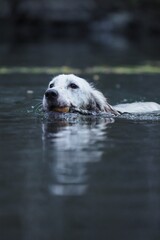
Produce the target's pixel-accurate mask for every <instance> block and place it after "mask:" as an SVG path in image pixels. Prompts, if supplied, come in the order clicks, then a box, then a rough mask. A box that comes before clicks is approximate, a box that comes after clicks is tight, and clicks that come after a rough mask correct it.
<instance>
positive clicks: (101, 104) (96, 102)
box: [91, 89, 119, 115]
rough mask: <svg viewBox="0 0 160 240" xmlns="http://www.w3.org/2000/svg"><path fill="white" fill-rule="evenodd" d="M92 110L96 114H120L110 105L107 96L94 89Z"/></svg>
mask: <svg viewBox="0 0 160 240" xmlns="http://www.w3.org/2000/svg"><path fill="white" fill-rule="evenodd" d="M91 109H92V110H94V111H96V112H108V113H113V114H114V115H119V113H118V112H117V111H116V110H115V109H113V108H112V106H111V105H109V103H108V102H107V99H106V98H105V96H104V95H103V94H102V93H101V92H100V91H98V90H95V89H93V91H92V93H91Z"/></svg>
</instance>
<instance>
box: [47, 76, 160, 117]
mask: <svg viewBox="0 0 160 240" xmlns="http://www.w3.org/2000/svg"><path fill="white" fill-rule="evenodd" d="M43 109H44V111H47V112H48V111H53V112H62V113H66V112H79V113H81V114H89V113H91V112H95V113H109V114H111V115H114V116H117V115H120V114H121V113H123V112H129V113H135V112H140V113H141V112H151V111H158V110H160V105H159V104H157V103H154V102H145V103H144V102H135V103H130V104H119V105H116V106H114V107H112V106H111V105H110V104H109V103H108V102H107V100H106V98H105V97H104V95H103V94H102V93H101V92H100V91H98V90H96V89H95V88H94V87H93V86H91V85H90V84H89V83H88V82H87V81H86V80H84V79H82V78H79V77H77V76H75V75H73V74H69V75H59V76H57V77H55V78H53V80H52V81H51V82H50V83H49V86H48V89H47V90H46V92H45V94H44V97H43Z"/></svg>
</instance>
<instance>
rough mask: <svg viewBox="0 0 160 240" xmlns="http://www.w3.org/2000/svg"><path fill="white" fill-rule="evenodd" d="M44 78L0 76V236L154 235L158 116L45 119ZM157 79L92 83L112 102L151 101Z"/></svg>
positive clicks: (159, 222)
mask: <svg viewBox="0 0 160 240" xmlns="http://www.w3.org/2000/svg"><path fill="white" fill-rule="evenodd" d="M10 61H11V59H10ZM12 61H13V59H12ZM10 64H11V63H9V65H10ZM12 64H13V63H12ZM84 77H85V78H87V79H91V80H92V76H91V75H86V76H84ZM50 78H51V76H49V75H31V74H30V75H29V74H28V75H22V74H21V75H20V74H19V75H18V74H17V75H16V74H15V75H0V84H1V88H0V91H1V95H0V100H1V104H0V115H1V117H0V135H1V138H0V180H1V181H0V239H1V240H9V239H16V240H35V239H38V240H44V239H45V240H51V239H52V240H53V239H55V240H72V239H73V240H75V239H77V240H82V239H83V240H85V239H86V240H90V239H91V240H93V239H96V240H97V239H111V240H112V239H129V240H142V239H145V240H158V239H160V228H159V226H160V117H159V115H158V114H157V115H154V114H153V115H152V116H148V117H144V118H140V117H135V118H132V119H129V118H128V119H127V118H122V119H121V118H120V119H104V118H93V119H90V118H89V119H85V118H84V119H80V120H79V119H73V121H65V120H61V121H52V120H50V119H44V118H43V116H42V115H41V114H39V111H38V109H39V108H38V106H39V104H40V101H41V99H42V95H43V92H44V90H45V88H46V86H47V84H48V81H49V80H50ZM159 79H160V76H159V75H129V76H124V75H108V76H106V75H101V76H100V80H99V82H97V83H95V84H96V86H97V87H98V88H99V89H100V90H102V91H103V92H104V94H105V95H106V96H108V98H109V101H110V102H111V103H113V104H115V103H120V102H126V101H129V102H131V101H135V100H138V101H150V100H152V101H157V102H160V99H159V89H160V81H159ZM28 90H32V91H33V94H31V93H27V91H28Z"/></svg>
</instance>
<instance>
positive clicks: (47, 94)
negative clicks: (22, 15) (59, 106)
mask: <svg viewBox="0 0 160 240" xmlns="http://www.w3.org/2000/svg"><path fill="white" fill-rule="evenodd" d="M45 97H46V98H47V99H51V100H52V99H57V98H58V92H57V91H56V90H54V89H52V90H51V89H49V90H47V91H46V92H45Z"/></svg>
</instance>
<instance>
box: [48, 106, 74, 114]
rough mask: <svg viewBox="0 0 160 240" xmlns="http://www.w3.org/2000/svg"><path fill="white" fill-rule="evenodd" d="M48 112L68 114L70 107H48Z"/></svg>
mask: <svg viewBox="0 0 160 240" xmlns="http://www.w3.org/2000/svg"><path fill="white" fill-rule="evenodd" d="M48 110H49V112H58V113H68V112H70V107H68V106H50V107H49V108H48Z"/></svg>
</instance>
